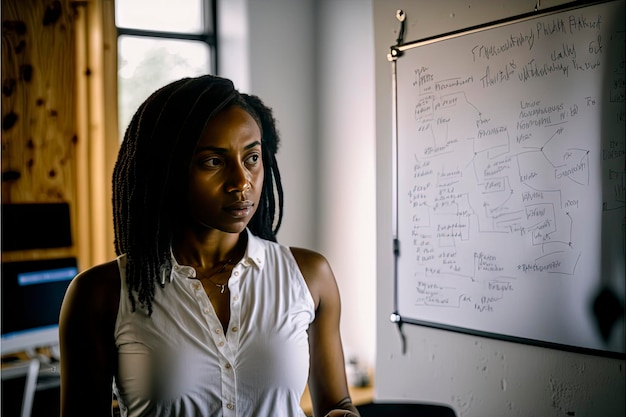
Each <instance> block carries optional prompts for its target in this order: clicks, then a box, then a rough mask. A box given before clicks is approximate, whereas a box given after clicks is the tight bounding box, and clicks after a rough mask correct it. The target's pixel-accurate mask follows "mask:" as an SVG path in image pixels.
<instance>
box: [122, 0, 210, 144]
mask: <svg viewBox="0 0 626 417" xmlns="http://www.w3.org/2000/svg"><path fill="white" fill-rule="evenodd" d="M215 3H216V0H177V1H172V0H116V2H115V25H116V27H117V43H118V45H117V51H118V53H117V55H118V56H117V58H118V64H117V70H118V74H117V80H118V118H119V128H120V138H123V137H124V132H125V131H126V128H127V126H128V124H129V123H130V120H131V118H132V116H133V114H134V113H135V111H136V110H137V108H138V107H139V105H141V103H142V102H143V101H144V100H145V99H146V98H147V97H148V96H149V95H150V94H151V93H152V92H153V91H155V90H156V89H158V88H159V87H162V86H164V85H165V84H168V83H169V82H171V81H174V80H177V79H179V78H182V77H186V76H190V77H193V76H198V75H203V74H215V73H216V72H217V62H216V57H217V45H216V20H215V19H216V4H215Z"/></svg>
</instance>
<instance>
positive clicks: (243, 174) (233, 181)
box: [226, 164, 250, 192]
mask: <svg viewBox="0 0 626 417" xmlns="http://www.w3.org/2000/svg"><path fill="white" fill-rule="evenodd" d="M248 189H250V175H249V173H248V171H247V170H246V168H245V167H244V166H243V165H242V164H236V165H235V166H233V167H232V168H231V170H230V172H229V176H228V182H227V186H226V191H228V192H245V191H248Z"/></svg>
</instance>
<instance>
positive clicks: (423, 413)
mask: <svg viewBox="0 0 626 417" xmlns="http://www.w3.org/2000/svg"><path fill="white" fill-rule="evenodd" d="M356 408H357V409H358V410H359V413H361V417H392V416H393V417H456V413H455V412H454V410H453V409H452V408H450V407H448V406H447V405H440V404H425V403H391V402H384V403H378V402H377V403H369V404H363V405H358V406H357V407H356Z"/></svg>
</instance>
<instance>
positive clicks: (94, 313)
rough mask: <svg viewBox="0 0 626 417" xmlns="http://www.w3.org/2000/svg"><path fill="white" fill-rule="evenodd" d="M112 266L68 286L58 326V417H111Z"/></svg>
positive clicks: (115, 300)
mask: <svg viewBox="0 0 626 417" xmlns="http://www.w3.org/2000/svg"><path fill="white" fill-rule="evenodd" d="M119 297H120V278H119V270H118V267H117V262H115V261H113V262H109V263H107V264H103V265H100V266H96V267H94V268H91V269H89V270H86V271H84V272H82V273H80V274H79V275H78V276H77V277H76V278H74V280H73V281H72V283H71V284H70V286H69V288H68V290H67V293H66V295H65V299H64V301H63V306H62V307H61V315H60V322H59V337H60V348H61V416H62V417H73V416H86V415H89V416H107V417H110V416H111V404H112V381H113V374H114V372H115V369H116V360H117V356H116V349H115V341H114V335H113V333H114V328H115V319H116V316H117V308H118V305H119Z"/></svg>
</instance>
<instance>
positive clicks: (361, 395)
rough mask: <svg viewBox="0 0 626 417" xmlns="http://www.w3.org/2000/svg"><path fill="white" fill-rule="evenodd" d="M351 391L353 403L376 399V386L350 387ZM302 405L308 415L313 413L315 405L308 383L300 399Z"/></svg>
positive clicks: (363, 402) (368, 401) (369, 401)
mask: <svg viewBox="0 0 626 417" xmlns="http://www.w3.org/2000/svg"><path fill="white" fill-rule="evenodd" d="M348 390H349V391H350V398H352V404H354V405H362V404H368V403H371V402H372V401H373V399H374V386H373V385H368V386H366V387H348ZM300 407H302V409H303V410H304V412H305V414H306V415H307V416H312V415H313V406H312V404H311V395H310V394H309V386H308V385H307V387H306V389H305V390H304V394H303V395H302V400H300Z"/></svg>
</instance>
